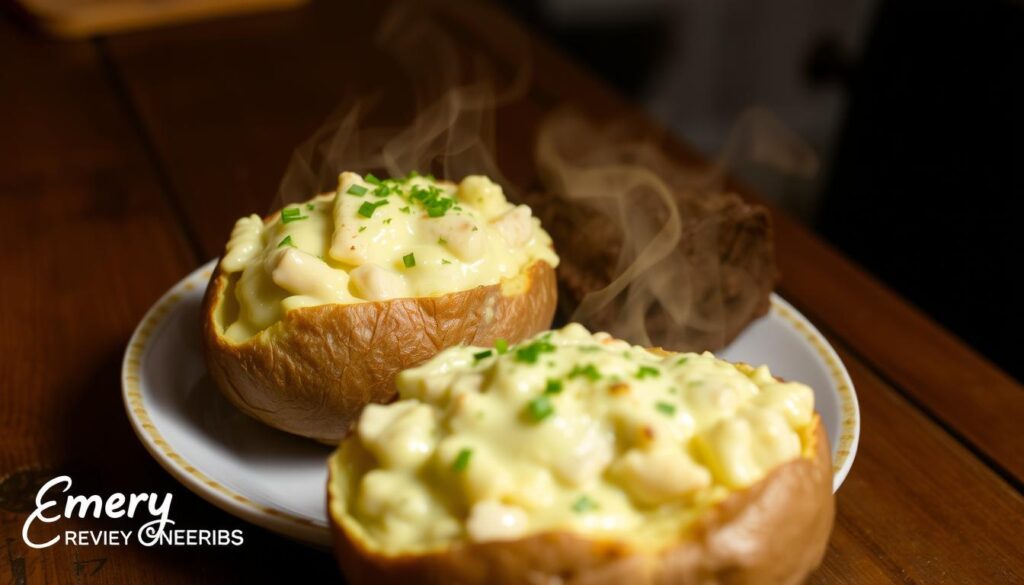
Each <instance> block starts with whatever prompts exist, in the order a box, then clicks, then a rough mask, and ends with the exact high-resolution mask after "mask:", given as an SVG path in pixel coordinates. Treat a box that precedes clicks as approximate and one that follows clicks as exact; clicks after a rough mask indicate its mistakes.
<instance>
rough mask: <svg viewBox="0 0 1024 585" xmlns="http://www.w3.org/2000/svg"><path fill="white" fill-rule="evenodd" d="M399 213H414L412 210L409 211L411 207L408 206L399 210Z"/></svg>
mask: <svg viewBox="0 0 1024 585" xmlns="http://www.w3.org/2000/svg"><path fill="white" fill-rule="evenodd" d="M398 211H401V212H402V213H412V210H411V209H409V206H408V205H406V206H405V207H401V208H399V210H398Z"/></svg>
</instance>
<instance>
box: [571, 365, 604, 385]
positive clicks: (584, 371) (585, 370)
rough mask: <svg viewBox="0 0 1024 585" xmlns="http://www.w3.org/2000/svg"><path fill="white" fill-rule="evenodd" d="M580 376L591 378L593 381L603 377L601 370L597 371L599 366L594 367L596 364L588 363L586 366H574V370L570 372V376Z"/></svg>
mask: <svg viewBox="0 0 1024 585" xmlns="http://www.w3.org/2000/svg"><path fill="white" fill-rule="evenodd" d="M579 376H583V377H585V378H587V379H588V380H590V381H591V382H593V381H595V380H600V379H601V372H599V371H597V368H596V367H594V364H587V365H585V366H579V365H576V366H573V367H572V371H571V372H569V377H570V378H576V377H579Z"/></svg>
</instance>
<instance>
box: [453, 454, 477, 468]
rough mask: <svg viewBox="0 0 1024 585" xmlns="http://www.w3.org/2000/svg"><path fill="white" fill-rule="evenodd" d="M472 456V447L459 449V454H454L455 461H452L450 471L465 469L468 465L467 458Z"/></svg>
mask: <svg viewBox="0 0 1024 585" xmlns="http://www.w3.org/2000/svg"><path fill="white" fill-rule="evenodd" d="M472 457H473V450H472V449H463V450H461V451H459V454H458V455H456V456H455V461H453V462H452V471H456V472H458V471H465V470H466V468H467V467H469V460H470V459H471V458H472Z"/></svg>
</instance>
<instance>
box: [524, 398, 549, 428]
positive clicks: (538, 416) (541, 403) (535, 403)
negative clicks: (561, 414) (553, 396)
mask: <svg viewBox="0 0 1024 585" xmlns="http://www.w3.org/2000/svg"><path fill="white" fill-rule="evenodd" d="M554 413H555V406H554V405H553V404H551V400H550V399H549V398H548V397H547V396H538V397H536V398H534V399H533V400H531V401H529V402H527V403H526V414H527V416H529V417H530V420H532V421H533V422H540V421H542V420H544V419H546V418H547V417H549V416H551V415H552V414H554Z"/></svg>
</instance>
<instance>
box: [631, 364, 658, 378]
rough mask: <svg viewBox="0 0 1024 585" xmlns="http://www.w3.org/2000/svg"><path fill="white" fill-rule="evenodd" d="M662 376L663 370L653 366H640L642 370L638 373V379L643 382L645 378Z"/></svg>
mask: <svg viewBox="0 0 1024 585" xmlns="http://www.w3.org/2000/svg"><path fill="white" fill-rule="evenodd" d="M660 375H661V370H659V369H658V368H654V367H651V366H640V369H639V370H637V371H636V379H637V380H643V379H644V378H657V377H658V376H660Z"/></svg>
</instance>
